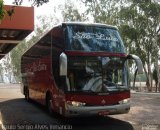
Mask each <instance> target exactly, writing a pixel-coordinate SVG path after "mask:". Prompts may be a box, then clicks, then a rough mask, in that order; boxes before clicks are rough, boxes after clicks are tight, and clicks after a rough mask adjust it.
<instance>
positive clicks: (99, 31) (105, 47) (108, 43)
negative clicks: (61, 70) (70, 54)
mask: <svg viewBox="0 0 160 130" xmlns="http://www.w3.org/2000/svg"><path fill="white" fill-rule="evenodd" d="M66 40H67V46H66V49H67V50H78V51H87V52H92V51H93V52H97V51H107V52H117V53H125V49H124V45H123V42H122V40H121V38H120V36H119V33H118V31H117V30H116V29H113V28H108V27H99V26H82V25H68V26H67V39H66Z"/></svg>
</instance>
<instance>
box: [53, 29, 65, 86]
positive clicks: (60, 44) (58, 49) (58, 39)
mask: <svg viewBox="0 0 160 130" xmlns="http://www.w3.org/2000/svg"><path fill="white" fill-rule="evenodd" d="M51 41H52V74H53V77H54V80H55V83H56V85H57V87H58V88H60V89H63V88H64V86H63V84H62V83H61V77H60V75H59V56H60V54H61V53H62V52H63V50H64V35H63V29H62V28H61V27H55V28H53V29H52V32H51Z"/></svg>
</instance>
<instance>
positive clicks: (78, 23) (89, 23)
mask: <svg viewBox="0 0 160 130" xmlns="http://www.w3.org/2000/svg"><path fill="white" fill-rule="evenodd" d="M62 25H84V26H99V27H109V28H113V29H118V28H117V27H116V26H112V25H108V24H102V23H91V22H63V23H62Z"/></svg>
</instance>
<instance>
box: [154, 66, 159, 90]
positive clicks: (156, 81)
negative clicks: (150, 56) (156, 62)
mask: <svg viewBox="0 0 160 130" xmlns="http://www.w3.org/2000/svg"><path fill="white" fill-rule="evenodd" d="M153 79H154V80H155V84H156V90H155V91H156V92H157V90H158V76H157V70H156V68H154V70H153Z"/></svg>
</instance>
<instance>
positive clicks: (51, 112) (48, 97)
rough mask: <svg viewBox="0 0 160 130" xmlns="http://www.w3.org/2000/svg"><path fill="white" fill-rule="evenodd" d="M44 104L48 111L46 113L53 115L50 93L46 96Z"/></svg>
mask: <svg viewBox="0 0 160 130" xmlns="http://www.w3.org/2000/svg"><path fill="white" fill-rule="evenodd" d="M46 106H47V111H48V113H49V114H51V115H53V109H52V97H51V96H50V95H48V96H47V99H46Z"/></svg>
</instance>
